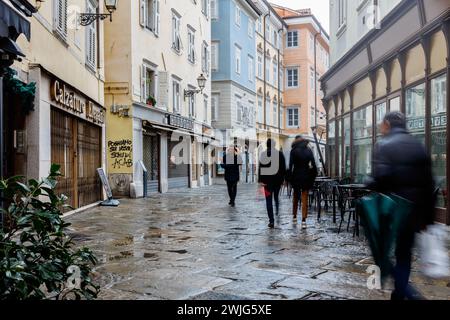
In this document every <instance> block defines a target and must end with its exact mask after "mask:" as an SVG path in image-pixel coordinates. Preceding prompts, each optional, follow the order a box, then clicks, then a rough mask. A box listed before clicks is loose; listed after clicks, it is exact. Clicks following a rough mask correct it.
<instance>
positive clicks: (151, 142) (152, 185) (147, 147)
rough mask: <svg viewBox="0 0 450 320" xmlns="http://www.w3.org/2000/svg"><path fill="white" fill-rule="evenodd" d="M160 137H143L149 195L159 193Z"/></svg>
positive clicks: (147, 135)
mask: <svg viewBox="0 0 450 320" xmlns="http://www.w3.org/2000/svg"><path fill="white" fill-rule="evenodd" d="M159 141H160V138H159V135H157V134H156V133H145V134H144V137H143V149H142V151H143V160H144V165H145V168H146V169H147V194H152V193H157V192H159V177H160V173H159V167H160V161H159V149H160V146H159Z"/></svg>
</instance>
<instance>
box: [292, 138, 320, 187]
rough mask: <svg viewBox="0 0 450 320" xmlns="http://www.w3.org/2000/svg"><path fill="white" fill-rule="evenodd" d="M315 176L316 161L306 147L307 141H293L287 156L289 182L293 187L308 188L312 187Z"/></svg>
mask: <svg viewBox="0 0 450 320" xmlns="http://www.w3.org/2000/svg"><path fill="white" fill-rule="evenodd" d="M316 177H317V166H316V161H315V159H314V155H313V153H312V151H311V149H310V148H308V141H306V140H299V141H294V143H293V144H292V150H291V155H290V158H289V171H288V179H289V182H290V183H291V185H292V186H293V187H294V188H299V189H303V190H309V189H311V188H312V187H313V185H314V180H315V179H316Z"/></svg>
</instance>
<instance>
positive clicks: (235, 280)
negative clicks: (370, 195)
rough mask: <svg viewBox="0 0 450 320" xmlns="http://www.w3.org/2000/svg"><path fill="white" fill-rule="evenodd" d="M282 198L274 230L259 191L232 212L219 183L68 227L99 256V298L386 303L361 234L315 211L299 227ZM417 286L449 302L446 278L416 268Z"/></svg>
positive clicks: (247, 190)
mask: <svg viewBox="0 0 450 320" xmlns="http://www.w3.org/2000/svg"><path fill="white" fill-rule="evenodd" d="M281 199H282V200H281V201H282V206H281V210H280V217H278V219H277V220H276V228H275V229H273V230H270V229H268V228H267V224H268V219H267V214H266V210H265V202H264V200H263V198H262V196H261V195H259V194H258V193H257V187H256V186H255V185H240V186H239V187H238V199H237V204H236V207H235V208H231V207H229V206H228V205H227V203H228V199H227V196H226V187H225V186H217V185H216V186H211V187H206V188H200V189H189V190H181V191H178V192H176V191H171V192H169V193H166V194H156V195H153V196H152V197H150V198H147V199H137V200H134V199H123V200H121V205H120V206H119V207H117V208H105V207H96V208H93V209H90V210H88V211H85V212H82V213H78V214H75V215H72V216H70V217H68V218H66V220H67V221H68V222H71V223H72V226H71V230H72V235H73V236H74V238H75V241H76V243H77V245H81V246H84V245H85V246H88V247H90V248H91V249H93V250H94V252H95V253H96V255H97V257H98V259H99V264H98V266H97V267H96V269H95V276H96V277H97V280H96V281H97V283H99V284H100V285H101V288H102V289H101V290H102V291H101V293H100V296H99V298H100V299H228V300H235V299H261V300H267V299H389V297H390V290H388V289H390V288H389V287H390V285H388V287H387V288H386V290H385V291H380V290H369V289H368V288H367V279H368V277H369V274H368V273H366V269H367V268H368V266H369V265H371V263H372V262H371V259H370V258H369V256H370V253H369V250H368V247H367V246H366V244H365V240H364V235H363V234H362V233H361V235H360V236H359V237H353V232H352V229H350V230H349V231H347V230H346V225H345V226H344V227H343V231H342V232H341V233H340V234H337V227H338V225H339V217H338V223H337V224H333V222H332V214H331V212H328V213H326V214H323V216H322V220H321V221H320V222H317V215H316V213H315V212H313V213H312V214H311V215H310V217H309V219H308V228H307V230H302V229H301V228H300V224H298V225H297V224H296V223H293V221H292V217H291V211H290V200H289V199H288V198H287V196H286V195H285V194H284V195H283V196H282V197H281ZM351 228H352V225H351ZM361 231H362V230H361ZM411 279H412V281H413V283H415V284H416V285H417V287H418V288H419V290H421V292H422V293H423V294H424V295H425V296H426V297H427V298H428V299H449V298H450V279H446V280H440V281H432V280H429V279H425V278H423V277H421V276H420V274H419V273H418V271H417V265H416V264H415V265H414V267H413V273H412V277H411Z"/></svg>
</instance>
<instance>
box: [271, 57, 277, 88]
mask: <svg viewBox="0 0 450 320" xmlns="http://www.w3.org/2000/svg"><path fill="white" fill-rule="evenodd" d="M272 83H273V85H274V86H275V87H276V86H277V84H278V63H277V60H276V59H273V82H272Z"/></svg>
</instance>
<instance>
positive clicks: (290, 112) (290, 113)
mask: <svg viewBox="0 0 450 320" xmlns="http://www.w3.org/2000/svg"><path fill="white" fill-rule="evenodd" d="M286 120H287V123H286V126H287V127H288V128H298V126H299V125H298V124H299V121H298V120H299V119H298V108H297V107H290V108H288V109H287V119H286Z"/></svg>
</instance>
